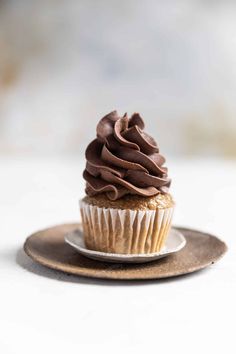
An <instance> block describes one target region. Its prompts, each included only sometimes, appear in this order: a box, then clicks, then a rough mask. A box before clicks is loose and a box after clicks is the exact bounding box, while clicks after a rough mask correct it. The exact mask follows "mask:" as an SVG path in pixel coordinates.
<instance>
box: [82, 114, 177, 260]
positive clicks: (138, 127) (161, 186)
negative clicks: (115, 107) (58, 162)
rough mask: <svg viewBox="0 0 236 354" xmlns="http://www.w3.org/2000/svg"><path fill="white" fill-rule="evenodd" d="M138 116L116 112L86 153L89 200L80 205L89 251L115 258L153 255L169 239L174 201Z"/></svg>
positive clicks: (156, 150) (160, 159)
mask: <svg viewBox="0 0 236 354" xmlns="http://www.w3.org/2000/svg"><path fill="white" fill-rule="evenodd" d="M143 129H144V122H143V120H142V118H141V117H140V115H139V114H138V113H135V114H133V115H132V116H131V118H130V119H129V118H128V116H127V114H125V115H124V116H123V117H119V116H118V114H117V112H116V111H114V112H111V113H110V114H108V115H107V116H105V117H104V118H102V119H101V120H100V122H99V123H98V126H97V138H96V139H95V140H93V141H92V142H91V143H90V144H89V146H88V148H87V150H86V160H87V163H86V169H85V171H84V174H83V176H84V178H85V180H86V194H87V196H86V197H85V198H83V199H82V200H81V201H80V210H81V216H82V224H83V231H84V240H85V244H86V246H87V247H88V248H90V249H93V250H97V251H103V252H109V253H123V254H134V253H153V252H157V251H159V250H161V248H162V247H163V245H164V243H165V240H166V237H167V236H168V233H169V230H170V227H171V220H172V215H173V209H174V201H173V199H172V197H171V195H170V194H169V193H168V190H169V187H170V183H171V180H170V179H169V178H168V176H167V168H166V167H164V166H163V164H164V163H165V159H164V157H163V156H162V155H160V153H159V148H158V146H157V144H156V142H155V140H154V139H153V138H152V137H150V136H149V135H148V134H146V133H145V132H144V131H143Z"/></svg>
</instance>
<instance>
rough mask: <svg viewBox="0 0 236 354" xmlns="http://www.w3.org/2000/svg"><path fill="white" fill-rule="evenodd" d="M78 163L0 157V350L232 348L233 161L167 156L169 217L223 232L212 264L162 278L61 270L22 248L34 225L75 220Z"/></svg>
mask: <svg viewBox="0 0 236 354" xmlns="http://www.w3.org/2000/svg"><path fill="white" fill-rule="evenodd" d="M83 163H84V162H83V161H81V160H78V159H76V158H61V159H56V158H48V159H42V158H41V159H32V158H20V157H17V158H14V159H13V158H11V159H10V158H1V159H0V176H1V178H0V212H1V223H0V231H1V232H0V235H1V236H0V279H1V282H0V353H1V354H10V353H11V354H12V353H14V354H16V353H17V354H19V353H20V354H21V353H24V354H29V353H34V354H42V353H44V354H47V353H57V354H60V353H63V354H64V353H70V352H73V353H74V352H77V353H79V352H80V353H90V352H94V353H103V354H106V353H147V352H156V353H180V352H181V353H182V354H184V353H188V354H189V353H227V354H230V353H234V354H235V352H236V344H235V343H236V342H235V318H236V231H235V197H236V163H235V162H233V161H227V162H224V161H221V160H192V161H191V160H178V159H177V160H176V159H173V160H171V161H170V162H169V164H168V166H169V170H170V174H171V176H172V177H173V187H172V193H173V194H174V196H175V199H176V201H177V207H176V212H175V217H174V223H175V224H177V225H184V226H190V227H193V228H197V229H200V230H204V231H208V232H211V233H213V234H216V235H219V236H220V237H221V238H222V239H223V240H224V241H225V242H226V243H227V245H228V247H229V251H228V253H227V254H226V256H225V257H224V258H223V259H221V260H220V261H219V262H218V263H216V264H214V265H212V266H211V267H209V268H208V269H207V270H203V271H201V272H198V273H195V274H194V275H191V276H185V277H180V278H173V279H170V280H167V281H164V280H163V281H142V282H116V281H104V280H92V279H86V278H79V277H75V276H67V275H64V274H63V273H60V272H55V271H52V270H50V269H46V268H44V267H42V266H39V265H36V264H34V263H33V262H32V261H31V260H30V259H29V258H28V257H27V256H26V255H25V254H24V253H23V251H22V244H23V242H24V240H25V237H26V236H28V235H29V234H31V233H33V232H35V231H36V230H38V229H42V228H46V227H48V226H51V225H55V224H60V223H64V222H70V221H72V222H74V221H78V220H79V213H78V198H79V197H82V195H83V187H84V182H83V180H82V177H81V172H82V169H83Z"/></svg>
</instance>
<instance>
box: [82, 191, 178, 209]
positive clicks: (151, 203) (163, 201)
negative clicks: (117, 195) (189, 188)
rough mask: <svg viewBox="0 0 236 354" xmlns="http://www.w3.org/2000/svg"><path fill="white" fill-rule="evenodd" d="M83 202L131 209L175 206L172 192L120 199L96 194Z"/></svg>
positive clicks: (127, 196)
mask: <svg viewBox="0 0 236 354" xmlns="http://www.w3.org/2000/svg"><path fill="white" fill-rule="evenodd" d="M82 201H83V202H85V203H88V204H90V205H95V206H97V207H99V208H112V209H131V210H156V209H157V208H159V209H165V208H170V207H173V206H174V204H175V203H174V200H173V198H172V196H171V194H169V193H167V194H162V193H159V194H157V195H156V196H153V197H148V198H147V197H141V196H137V195H126V196H124V197H123V198H121V199H118V200H114V201H113V200H110V199H108V198H107V196H106V195H105V194H99V195H96V196H86V197H85V198H83V199H82Z"/></svg>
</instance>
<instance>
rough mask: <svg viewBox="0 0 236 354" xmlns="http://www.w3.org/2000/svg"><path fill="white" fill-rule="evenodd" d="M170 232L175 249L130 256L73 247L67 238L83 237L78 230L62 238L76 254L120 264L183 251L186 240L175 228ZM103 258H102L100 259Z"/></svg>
mask: <svg viewBox="0 0 236 354" xmlns="http://www.w3.org/2000/svg"><path fill="white" fill-rule="evenodd" d="M171 230H173V231H174V232H175V234H177V235H178V237H179V239H180V240H181V241H180V244H179V245H178V246H177V247H175V248H174V249H173V248H172V249H171V250H170V251H168V250H167V249H163V250H161V251H158V252H153V253H132V254H122V253H108V252H101V251H96V250H90V249H88V248H86V246H85V247H81V246H79V245H75V244H74V243H73V242H71V241H70V240H69V239H68V237H70V235H72V234H74V233H75V232H78V231H79V233H80V237H83V236H82V234H83V231H82V230H80V229H75V230H73V231H71V232H69V233H68V234H66V235H65V236H64V240H65V242H66V243H67V244H69V245H70V246H71V247H73V248H74V249H76V250H77V252H79V253H80V254H82V255H87V256H88V257H89V256H94V257H96V259H97V260H100V261H105V259H106V260H109V259H110V260H112V258H113V259H114V260H117V262H121V260H124V261H125V260H129V261H132V260H133V261H134V262H135V260H134V258H135V259H140V260H141V259H144V260H157V259H158V258H157V257H164V256H166V257H167V256H168V255H171V254H173V253H176V252H179V251H180V250H181V249H183V248H184V247H185V245H186V242H187V241H186V238H185V237H184V235H183V234H182V233H181V231H179V230H177V229H176V228H175V227H172V228H171ZM102 257H104V258H105V259H104V258H102Z"/></svg>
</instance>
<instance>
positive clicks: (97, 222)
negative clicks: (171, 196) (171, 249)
mask: <svg viewBox="0 0 236 354" xmlns="http://www.w3.org/2000/svg"><path fill="white" fill-rule="evenodd" d="M80 210H81V217H82V224H83V232H84V241H85V244H86V247H88V248H89V249H92V250H96V251H101V252H108V253H123V254H134V253H136V254H137V253H153V252H158V251H160V250H161V248H162V247H163V246H164V243H165V240H166V237H167V235H168V233H169V230H170V227H171V220H172V215H173V207H172V208H166V209H161V208H159V209H156V210H122V209H111V208H99V207H97V206H94V205H90V204H87V203H85V202H83V201H81V202H80Z"/></svg>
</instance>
